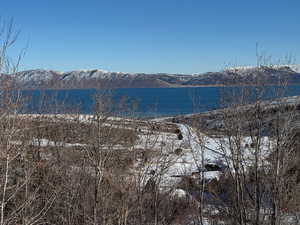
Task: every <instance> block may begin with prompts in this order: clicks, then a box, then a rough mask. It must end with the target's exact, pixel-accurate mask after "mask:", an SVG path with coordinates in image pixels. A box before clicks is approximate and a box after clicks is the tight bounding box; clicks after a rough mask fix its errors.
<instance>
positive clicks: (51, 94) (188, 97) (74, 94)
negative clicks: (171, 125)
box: [23, 86, 300, 117]
mask: <svg viewBox="0 0 300 225" xmlns="http://www.w3.org/2000/svg"><path fill="white" fill-rule="evenodd" d="M225 89H226V88H225ZM223 92H224V88H222V87H188V88H121V89H115V90H112V91H110V92H108V91H105V92H104V93H103V92H101V91H97V90H95V89H74V90H46V91H39V90H31V91H28V90H27V91H23V94H24V96H27V97H29V98H30V104H27V105H26V107H25V112H30V113H64V112H80V113H87V114H89V113H92V112H93V110H94V107H95V95H96V94H97V93H98V94H100V95H101V96H102V99H105V100H109V99H111V101H110V102H109V103H108V104H107V105H109V106H111V109H108V110H112V111H113V112H115V113H124V112H122V111H124V107H119V106H120V105H123V104H121V103H120V102H125V103H126V104H127V105H128V108H130V110H128V111H127V112H131V111H132V108H134V113H135V114H136V115H138V116H142V117H147V116H169V115H178V114H189V113H195V112H204V111H209V110H213V109H217V108H219V107H221V105H220V98H221V97H220V96H221V93H223ZM272 93H273V92H272V90H271V88H270V90H269V91H268V93H267V94H266V96H267V97H266V98H272V96H273V94H272ZM299 93H300V86H289V88H288V91H287V93H286V94H285V95H286V96H294V95H299ZM111 96H112V97H111Z"/></svg>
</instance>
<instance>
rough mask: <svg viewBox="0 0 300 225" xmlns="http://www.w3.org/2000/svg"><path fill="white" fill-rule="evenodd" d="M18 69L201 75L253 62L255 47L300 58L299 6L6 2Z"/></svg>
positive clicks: (180, 0) (272, 2) (277, 2)
mask: <svg viewBox="0 0 300 225" xmlns="http://www.w3.org/2000/svg"><path fill="white" fill-rule="evenodd" d="M0 15H1V17H2V18H3V19H9V18H11V17H13V18H14V21H15V25H16V27H17V28H19V29H20V30H21V35H20V37H19V40H18V42H17V44H16V45H15V46H14V49H13V50H12V52H11V54H14V53H15V52H16V51H17V50H19V49H21V48H22V47H25V46H27V43H28V49H27V53H26V56H25V58H24V59H23V61H22V68H21V69H35V68H43V69H53V70H59V71H69V70H77V69H94V68H98V69H105V70H110V71H124V72H147V73H153V72H169V73H198V72H205V71H217V70H220V69H223V68H224V66H225V65H228V64H232V65H249V64H250V65H251V64H255V62H256V58H255V45H256V43H257V42H259V45H260V48H261V50H263V51H265V52H266V54H268V55H272V56H273V58H274V59H280V58H283V57H284V56H285V55H286V54H290V55H292V56H293V57H294V58H295V60H296V63H299V60H300V1H299V0H251V1H249V0H248V1H246V0H226V1H225V0H206V1H204V0H26V1H25V0H23V1H20V0H3V1H2V2H1V7H0Z"/></svg>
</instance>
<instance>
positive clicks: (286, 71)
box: [2, 65, 300, 89]
mask: <svg viewBox="0 0 300 225" xmlns="http://www.w3.org/2000/svg"><path fill="white" fill-rule="evenodd" d="M3 77H5V78H10V79H13V80H14V81H15V82H16V83H17V84H18V85H19V86H20V87H22V88H24V89H36V88H49V89H51V88H55V89H67V88H162V87H190V86H219V85H238V84H241V83H248V84H251V83H252V84H253V82H257V81H260V82H264V84H270V85H271V84H278V82H281V81H283V80H287V81H288V82H289V83H290V84H297V85H298V84H299V85H300V67H299V66H296V65H292V66H290V65H281V66H272V67H271V66H261V67H259V68H258V67H236V68H229V69H225V70H223V71H220V72H207V73H202V74H192V75H190V74H167V73H156V74H146V73H123V72H108V71H103V70H97V69H96V70H80V71H71V72H57V71H52V70H43V69H36V70H27V71H22V72H17V73H14V74H9V75H8V74H5V75H4V74H3V75H2V78H3Z"/></svg>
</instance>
